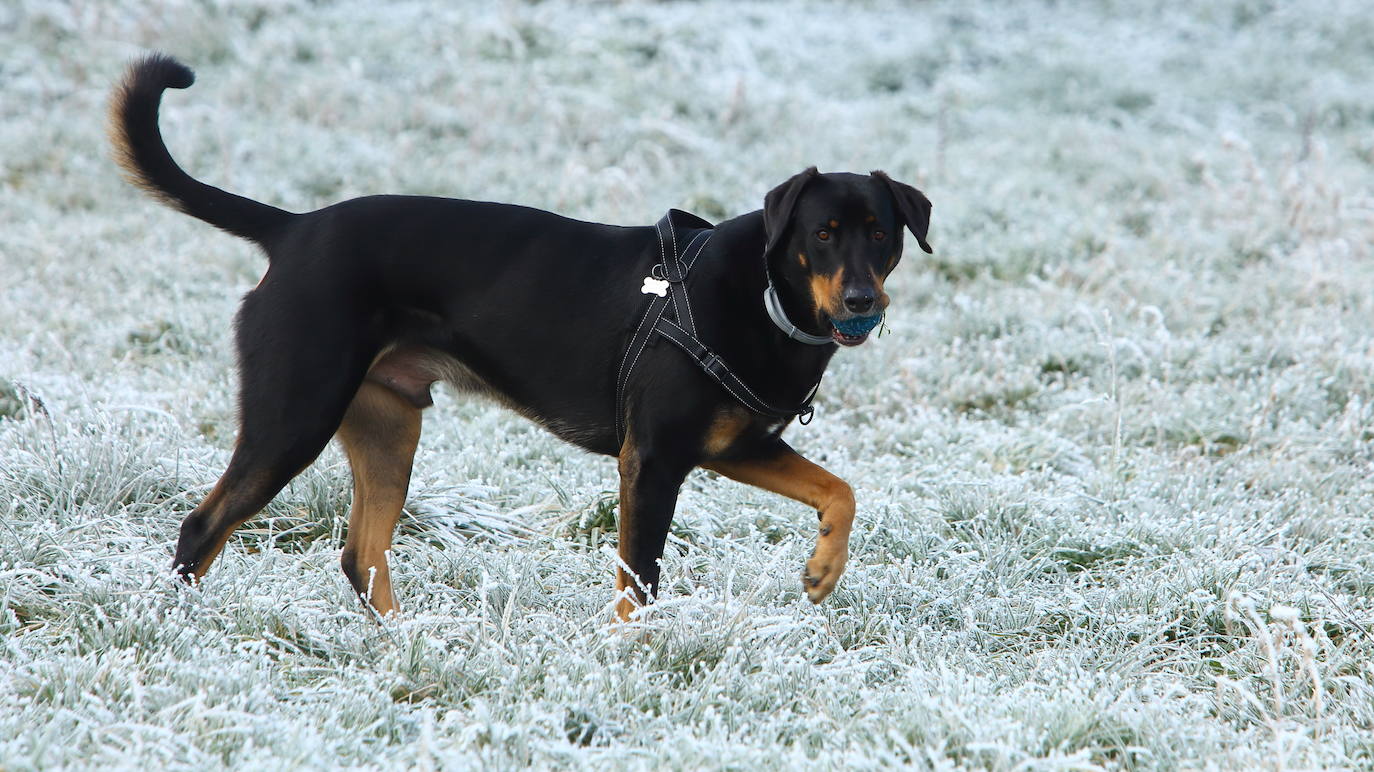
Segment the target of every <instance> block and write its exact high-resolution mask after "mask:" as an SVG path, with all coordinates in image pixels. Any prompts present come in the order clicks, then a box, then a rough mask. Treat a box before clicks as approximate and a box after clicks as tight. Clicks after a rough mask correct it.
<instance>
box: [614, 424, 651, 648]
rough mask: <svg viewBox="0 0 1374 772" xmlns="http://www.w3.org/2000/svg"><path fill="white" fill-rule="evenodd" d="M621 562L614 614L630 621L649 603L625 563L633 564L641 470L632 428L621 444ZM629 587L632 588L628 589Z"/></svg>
mask: <svg viewBox="0 0 1374 772" xmlns="http://www.w3.org/2000/svg"><path fill="white" fill-rule="evenodd" d="M619 467H620V517H619V528H618V530H619V534H620V561H621V565H620V567H618V568H617V569H616V571H615V590H616V593H617V594H618V595H619V596H620V600H618V601H616V604H615V615H616V616H617V617H619V618H620V621H622V622H628V621H630V614H631V613H633V612H634V610H635V609H637V608H639V607H640V606H643V605H644V604H645V603H646V602H647V600H648V599H647V598H646V597H645V594H644V591H643V590H641V589H639V585H638V584H637V583H636V582H635V580H634V578H633V577H631V576H630V574H629V572H628V571H626V570H625V566H627V565H629V563H630V555H629V544H630V539H631V536H630V529H631V528H633V527H634V515H633V512H634V479H635V476H636V474H637V473H638V470H639V457H638V456H637V455H636V453H635V448H634V439H633V437H632V435H631V434H630V429H629V427H628V426H627V427H626V428H625V442H624V444H622V445H621V446H620V461H619ZM627 588H628V589H629V591H628V592H626V590H627Z"/></svg>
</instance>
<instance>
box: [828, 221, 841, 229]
mask: <svg viewBox="0 0 1374 772" xmlns="http://www.w3.org/2000/svg"><path fill="white" fill-rule="evenodd" d="M830 227H832V228H838V227H840V221H839V220H831V221H830Z"/></svg>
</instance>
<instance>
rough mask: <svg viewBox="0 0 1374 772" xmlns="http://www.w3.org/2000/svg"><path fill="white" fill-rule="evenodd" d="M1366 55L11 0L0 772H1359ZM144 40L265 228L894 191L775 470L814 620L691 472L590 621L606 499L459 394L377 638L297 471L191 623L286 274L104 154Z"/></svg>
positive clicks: (437, 6)
mask: <svg viewBox="0 0 1374 772" xmlns="http://www.w3.org/2000/svg"><path fill="white" fill-rule="evenodd" d="M1371 41H1374V13H1371V12H1370V9H1369V6H1368V4H1367V3H1363V2H1357V1H1355V0H1350V1H1348V2H1346V1H1338V2H1330V3H1317V2H1293V3H1269V2H1262V1H1261V0H1223V1H1221V2H1214V3H1195V4H1185V3H1160V2H1138V3H1133V2H1105V1H1104V2H1056V3H1048V4H1040V3H1012V2H999V3H993V2H976V3H965V2H957V1H955V0H950V1H949V2H930V3H893V4H888V3H859V4H855V5H852V6H839V5H837V4H796V3H788V4H782V3H762V4H754V3H747V4H740V3H728V2H713V3H701V4H695V3H668V4H653V5H644V4H636V3H626V4H588V5H574V4H568V3H562V2H545V3H535V4H519V3H514V2H508V3H499V4H498V3H469V4H460V3H452V4H445V3H439V2H429V3H413V2H403V3H371V2H364V0H349V1H346V2H335V3H306V2H294V1H293V0H249V1H248V2H230V0H202V1H197V2H192V1H191V0H159V1H158V2H143V1H141V0H113V1H111V2H96V3H91V2H76V1H75V0H72V1H71V2H64V1H59V0H8V2H6V3H4V4H3V5H0V47H2V48H3V49H4V50H6V51H7V54H6V55H5V56H4V57H3V59H0V769H3V770H24V769H38V768H42V769H49V768H62V767H102V768H130V769H134V768H139V769H159V768H160V769H189V768H195V769H206V768H218V767H240V768H246V769H274V768H279V769H284V768H322V769H323V768H340V767H362V768H411V767H414V768H420V769H464V768H478V767H480V768H496V769H501V768H518V767H524V766H533V767H538V768H583V769H603V768H631V769H666V768H677V769H693V768H729V769H740V770H754V769H773V768H807V769H812V768H818V769H873V768H883V767H892V766H908V765H909V766H912V767H915V768H932V769H962V768H977V769H983V768H986V769H1006V770H1012V769H1017V770H1031V769H1034V770H1046V769H1074V770H1082V769H1098V768H1103V769H1161V770H1165V769H1178V768H1191V769H1254V768H1264V769H1310V768H1335V769H1361V768H1364V769H1367V768H1374V637H1372V636H1371V630H1374V519H1372V518H1371V510H1374V254H1371V245H1372V244H1374V184H1372V183H1374V46H1371ZM152 49H158V50H164V51H166V52H168V53H171V54H174V55H176V56H178V57H179V58H181V59H182V60H184V61H185V62H187V63H188V64H189V65H191V66H192V67H193V68H195V69H196V71H197V75H198V78H199V80H198V82H197V83H196V85H195V86H193V87H192V88H191V89H190V90H188V91H184V92H169V93H168V95H167V98H166V100H165V102H164V109H163V119H162V126H163V131H164V134H165V136H166V138H167V141H168V144H169V146H170V147H171V149H172V152H173V154H174V155H175V156H176V157H177V159H178V160H179V161H180V162H181V163H182V164H183V165H184V166H185V167H186V168H187V169H188V170H189V171H190V172H191V173H192V174H193V175H195V176H197V177H199V178H200V179H203V180H205V181H207V182H210V183H212V184H215V185H219V186H221V187H224V188H226V189H228V190H231V191H234V192H238V193H241V194H244V195H247V196H250V197H253V198H256V199H258V200H262V201H266V202H269V203H273V204H276V205H278V206H282V207H285V208H287V209H292V210H296V211H300V210H306V209H312V208H315V207H318V206H322V205H325V204H328V203H332V202H334V201H337V200H340V199H343V198H348V197H352V196H356V195H363V194H367V193H379V192H397V193H426V194H437V195H448V196H455V197H463V198H479V199H486V200H497V201H509V202H515V203H523V204H528V205H532V206H537V207H541V208H546V209H552V210H555V211H559V212H562V213H564V214H567V215H570V216H574V217H578V218H582V219H590V220H598V221H604V222H616V223H624V224H649V223H652V222H653V221H654V220H655V219H657V218H658V217H659V216H660V215H661V214H662V212H663V211H664V210H666V209H667V208H669V207H674V206H676V207H681V208H684V209H689V210H692V211H694V212H696V213H698V214H700V215H702V216H704V217H707V218H709V219H721V218H724V217H727V216H733V215H735V214H738V213H742V212H746V211H749V210H751V209H756V208H758V207H759V206H760V205H761V202H762V198H763V195H764V193H765V192H766V191H767V190H768V189H769V188H771V187H772V186H773V185H776V184H777V183H779V182H781V181H782V180H783V179H785V178H786V177H788V176H790V175H791V174H793V173H795V172H797V171H799V170H801V169H802V168H804V167H806V166H808V165H811V164H816V165H818V166H820V168H821V169H822V170H823V171H838V170H849V171H859V172H866V171H868V170H870V169H877V168H882V169H885V170H887V171H888V172H889V173H890V174H891V175H892V176H893V177H895V178H897V179H901V180H905V181H908V182H910V183H912V184H915V185H917V186H918V187H920V188H922V189H923V190H924V191H925V192H926V193H927V194H928V195H929V197H930V198H931V200H932V201H933V202H934V213H933V217H932V226H931V231H930V242H931V244H932V245H933V246H934V247H935V254H934V255H933V256H926V255H924V254H923V253H921V252H919V251H918V250H916V249H915V247H914V245H913V244H912V242H911V239H910V237H908V248H907V253H906V255H907V256H906V258H905V259H904V261H903V264H902V265H901V266H900V267H899V268H898V270H897V272H896V274H895V275H894V277H893V279H892V281H891V282H890V283H889V285H888V289H889V291H890V292H891V293H892V296H893V304H892V307H891V309H890V311H889V314H888V321H887V332H886V334H884V335H882V337H877V336H875V337H874V338H873V339H872V340H870V342H869V343H868V344H866V345H864V346H863V347H860V348H858V349H855V350H844V351H841V352H839V353H838V354H837V355H836V357H835V363H834V364H833V365H832V367H831V369H830V371H829V373H828V375H827V378H826V381H825V383H824V385H823V387H822V390H821V393H820V398H819V401H818V410H817V415H816V420H815V421H814V422H813V423H812V424H811V425H810V426H806V427H795V426H794V427H793V428H791V429H789V431H788V433H787V438H788V439H789V441H790V442H791V443H792V444H793V445H794V446H795V447H797V448H798V449H799V450H800V451H801V452H803V453H805V454H806V455H808V456H809V457H811V458H812V459H814V460H816V461H817V462H818V463H821V464H822V465H824V466H826V467H827V468H829V469H831V470H832V471H834V472H835V473H836V474H838V475H840V476H841V477H843V478H845V479H846V480H848V481H849V482H850V483H851V484H852V485H853V486H854V488H855V491H856V494H857V496H858V499H859V517H858V520H857V521H856V525H855V532H854V538H853V542H852V552H851V559H850V564H849V569H848V572H847V573H846V574H845V576H844V578H843V580H842V581H841V583H840V586H839V588H838V589H837V590H836V592H835V594H834V595H833V596H832V597H831V598H830V599H829V600H828V601H826V602H825V603H824V604H823V605H821V606H812V605H811V604H810V603H808V602H807V601H806V599H805V597H804V595H803V594H802V592H801V585H800V582H799V572H800V569H801V566H802V563H803V561H804V560H805V557H806V555H807V554H808V553H809V551H810V548H811V544H812V541H811V540H812V538H813V535H814V530H815V525H814V523H815V520H814V517H815V516H814V513H812V512H811V511H809V510H807V509H806V508H805V507H803V506H801V505H798V504H795V503H793V502H790V501H787V500H785V499H782V498H779V497H776V496H773V495H771V494H767V493H764V492H761V491H758V490H755V489H750V488H746V487H744V486H741V485H738V484H736V483H733V482H730V481H728V480H725V479H719V478H714V477H712V476H711V475H708V474H706V473H703V472H697V473H694V474H693V476H692V477H690V478H689V479H688V482H687V484H686V485H685V486H684V488H683V495H682V498H681V500H680V502H679V506H678V513H677V518H676V520H675V522H674V526H673V532H672V536H671V537H670V544H669V551H668V554H667V556H666V557H665V560H664V562H665V572H664V582H665V587H664V589H663V593H662V598H661V601H660V602H659V603H658V604H657V605H656V606H655V607H654V608H653V609H652V611H651V612H650V613H649V614H648V615H647V617H646V619H645V621H644V622H643V623H642V624H641V625H640V627H639V628H638V629H636V630H634V631H630V632H628V633H627V632H625V631H620V630H617V629H615V628H614V627H613V626H612V625H611V624H610V622H611V619H612V613H611V610H610V606H611V603H612V602H613V589H612V587H613V571H614V566H615V562H614V554H615V544H614V533H615V525H614V523H615V520H614V518H615V490H616V477H615V466H614V463H613V461H611V460H609V459H605V458H600V457H593V456H590V455H587V454H584V453H582V452H580V451H577V450H575V449H573V448H571V447H570V446H567V445H564V444H562V443H560V442H559V441H557V440H556V439H554V438H552V437H551V436H549V435H547V434H545V433H544V432H543V431H542V430H540V429H538V428H536V427H535V426H533V425H532V424H529V423H528V422H526V421H524V419H521V418H519V417H517V416H515V415H513V414H511V413H509V412H506V411H504V410H502V409H500V408H497V407H495V406H491V405H488V404H485V403H481V402H471V401H466V400H460V399H457V398H455V397H453V396H451V395H450V394H448V393H441V394H439V395H438V398H437V402H438V404H437V405H436V407H435V408H434V409H432V410H430V411H429V412H427V413H426V420H425V429H424V437H423V439H422V441H421V447H420V453H419V456H418V460H417V466H416V473H415V479H414V482H413V483H412V487H411V494H410V499H409V502H408V504H407V507H406V514H405V516H404V517H403V519H402V522H401V526H400V533H399V536H398V539H397V546H396V551H395V560H394V562H393V570H394V571H395V572H396V573H395V575H396V578H397V582H398V584H397V591H398V596H399V598H400V600H401V603H402V605H403V606H404V608H405V611H404V613H403V614H402V615H401V616H400V617H399V618H395V619H390V620H387V621H384V622H380V623H379V622H378V621H376V620H374V619H373V618H371V617H369V616H368V615H367V614H365V613H364V611H363V608H362V606H361V605H360V604H359V603H358V602H357V601H356V600H355V599H354V598H353V597H352V594H351V592H350V589H349V587H348V584H347V582H346V580H345V579H344V576H343V574H342V573H341V572H340V571H339V568H338V558H339V550H340V546H341V543H342V531H343V528H344V525H345V521H346V518H347V510H348V505H349V494H350V487H351V486H350V482H349V473H348V467H347V464H346V463H345V462H344V460H343V458H342V454H341V453H340V452H339V451H338V450H337V449H336V448H332V447H331V448H330V449H329V450H328V451H326V453H325V454H324V455H323V456H322V457H321V458H320V460H319V461H318V462H317V463H316V464H315V465H314V466H313V467H312V468H311V469H310V470H309V471H307V472H306V473H304V474H303V475H301V476H300V477H299V478H298V479H297V480H296V481H295V482H294V483H293V484H292V485H291V486H290V487H289V488H288V489H287V490H285V491H284V492H283V493H282V494H281V495H280V496H279V497H278V498H277V500H276V501H275V502H274V503H273V504H272V505H271V506H270V508H269V509H268V510H267V511H266V512H265V513H264V514H263V515H262V516H260V517H259V518H258V519H256V520H254V521H252V522H251V523H250V524H249V525H248V526H246V527H245V528H243V529H241V530H240V531H239V532H238V535H236V536H235V537H234V538H233V539H232V540H231V542H230V544H229V546H228V547H227V548H226V550H225V553H224V554H223V555H222V556H221V557H220V559H219V561H218V562H217V563H216V565H215V566H214V568H213V569H212V570H211V572H210V574H209V576H208V577H207V579H206V581H205V582H204V583H203V584H201V585H200V586H198V587H196V588H188V587H184V586H181V585H180V584H178V583H177V582H175V581H174V580H173V579H172V578H171V575H170V570H169V569H170V561H171V550H172V546H173V542H174V539H175V536H176V528H177V524H178V523H179V522H180V519H181V518H182V517H183V516H184V515H185V514H186V513H187V512H188V511H189V510H190V509H191V508H192V507H193V506H194V505H195V503H196V502H198V501H199V499H200V497H202V496H204V495H205V493H206V492H207V491H208V490H209V489H210V487H211V485H212V484H213V483H214V481H215V479H216V478H217V476H218V474H219V473H220V472H221V471H222V470H223V466H224V464H225V462H226V461H227V458H228V453H229V450H230V448H231V447H232V443H233V438H234V396H233V387H234V376H233V372H234V371H233V352H232V350H231V348H230V345H229V344H230V335H229V330H230V320H231V318H232V316H233V313H234V309H235V307H236V303H237V300H238V298H239V297H240V296H241V295H242V294H243V293H244V292H246V291H247V290H249V289H250V288H251V287H252V286H253V285H254V284H255V283H256V281H257V280H258V278H259V276H260V275H261V271H262V270H263V268H264V267H265V265H266V262H265V260H264V259H263V258H262V257H261V256H260V255H259V254H258V253H257V252H256V251H255V250H254V249H253V248H252V247H250V246H249V245H248V244H247V243H246V242H242V241H239V240H236V239H234V238H232V237H230V236H227V235H224V234H222V233H219V232H217V231H215V230H214V229H212V228H210V227H209V226H206V225H204V224H202V223H200V222H197V221H194V220H192V219H190V218H188V217H185V216H183V215H180V214H177V213H175V212H172V211H170V210H168V209H166V208H163V207H161V206H159V205H158V204H156V203H155V202H153V201H152V200H150V199H148V198H147V197H145V196H143V195H141V194H140V193H138V192H137V191H136V190H134V189H133V188H132V187H131V186H129V185H127V184H126V183H124V182H123V181H122V180H121V178H120V177H119V175H118V172H117V168H116V167H115V165H114V163H113V162H112V161H111V160H110V159H109V155H108V147H107V144H106V142H105V140H104V135H103V130H104V121H105V118H104V106H105V100H106V98H107V96H108V94H109V91H110V88H111V86H112V85H113V83H114V82H115V81H116V80H117V79H118V78H119V76H120V75H121V74H122V71H123V68H124V67H125V65H126V64H127V62H128V61H129V60H131V59H132V58H134V57H135V56H137V55H139V54H140V53H143V52H145V51H147V50H152ZM569 312H570V313H575V312H576V310H575V309H569ZM436 391H437V390H436Z"/></svg>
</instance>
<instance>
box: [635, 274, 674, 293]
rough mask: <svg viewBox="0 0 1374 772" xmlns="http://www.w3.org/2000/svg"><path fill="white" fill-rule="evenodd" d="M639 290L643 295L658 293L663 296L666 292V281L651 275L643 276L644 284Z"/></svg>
mask: <svg viewBox="0 0 1374 772" xmlns="http://www.w3.org/2000/svg"><path fill="white" fill-rule="evenodd" d="M639 291H640V292H642V293H643V294H645V295H658V296H659V297H663V296H665V295H667V294H668V282H666V281H664V280H663V279H656V278H654V277H652V276H645V277H644V286H643V287H640V288H639Z"/></svg>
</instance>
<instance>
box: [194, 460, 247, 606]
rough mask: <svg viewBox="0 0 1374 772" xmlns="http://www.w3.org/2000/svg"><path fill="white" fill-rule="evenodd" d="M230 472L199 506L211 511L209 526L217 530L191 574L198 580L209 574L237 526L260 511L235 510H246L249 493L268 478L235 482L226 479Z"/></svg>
mask: <svg viewBox="0 0 1374 772" xmlns="http://www.w3.org/2000/svg"><path fill="white" fill-rule="evenodd" d="M228 478H229V475H228V474H227V473H226V474H225V475H224V476H222V477H220V479H219V481H218V482H216V483H215V487H214V488H212V489H211V490H210V493H209V495H207V496H206V497H205V499H204V500H202V501H201V503H200V506H198V507H196V511H197V512H205V513H208V520H209V523H208V525H207V527H206V530H207V531H209V532H211V533H213V534H214V537H213V541H212V542H211V546H210V548H209V549H207V550H205V551H204V553H202V556H201V558H200V562H199V563H197V564H196V567H195V568H194V569H192V570H191V574H190V575H191V576H192V577H194V578H195V579H196V580H197V581H199V580H200V579H202V578H204V577H205V574H206V572H208V571H209V570H210V564H212V563H214V562H215V558H217V557H219V553H220V552H222V551H223V550H224V545H225V544H228V543H229V537H230V536H232V535H233V534H234V529H236V528H238V527H239V526H240V525H242V524H243V523H245V522H247V521H248V519H249V518H251V517H252V516H253V515H255V514H257V513H258V510H253V511H252V512H249V513H248V514H247V515H246V516H243V515H239V517H238V518H236V517H235V513H241V512H243V511H244V510H243V508H242V504H243V502H244V500H245V498H246V497H251V496H254V495H256V494H257V493H258V491H259V489H260V488H261V487H262V485H263V484H264V483H263V480H264V478H263V477H262V476H259V477H249V478H247V479H245V480H243V481H241V482H239V484H237V485H234V486H231V485H230V484H229V483H228V482H226V480H228Z"/></svg>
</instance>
